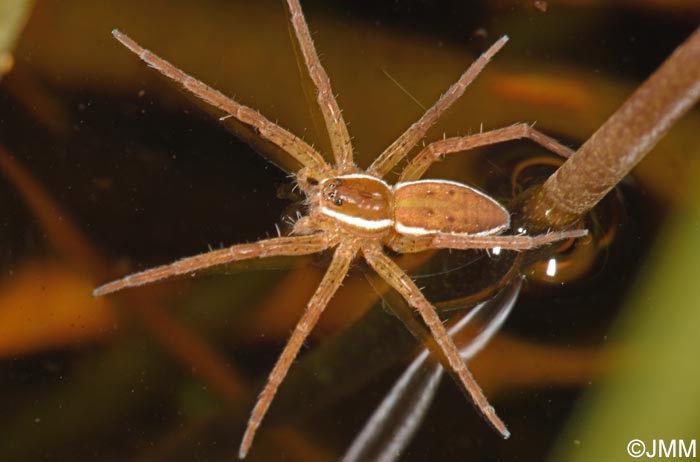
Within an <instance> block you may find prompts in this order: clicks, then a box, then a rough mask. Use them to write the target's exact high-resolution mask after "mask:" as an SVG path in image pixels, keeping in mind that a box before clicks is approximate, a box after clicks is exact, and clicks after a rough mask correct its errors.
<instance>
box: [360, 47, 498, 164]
mask: <svg viewBox="0 0 700 462" xmlns="http://www.w3.org/2000/svg"><path fill="white" fill-rule="evenodd" d="M507 41H508V37H507V36H503V37H501V38H500V39H498V40H497V41H496V43H494V44H493V45H491V48H489V49H488V50H486V51H485V52H484V53H483V54H482V55H481V56H479V57H478V58H477V60H476V61H474V62H473V63H472V65H471V66H469V69H467V70H466V72H465V73H464V74H462V76H461V77H460V78H459V80H457V82H455V83H454V84H452V86H451V87H450V88H449V89H448V90H447V91H446V92H445V93H444V94H443V95H442V96H441V97H440V99H438V101H437V102H436V103H435V104H434V105H433V107H431V108H430V109H428V110H427V111H426V112H425V114H423V116H422V117H421V118H420V119H418V121H417V122H415V123H414V124H413V125H411V126H410V127H409V128H408V130H406V131H405V132H404V133H403V135H401V136H400V137H399V138H398V139H397V140H396V141H394V142H393V143H392V144H391V146H389V147H388V148H386V150H385V151H384V152H383V153H382V154H381V155H380V156H379V157H377V158H376V159H375V160H374V162H373V163H372V165H371V166H370V167H369V168H368V169H367V173H369V174H370V175H376V176H379V177H383V176H385V175H386V174H387V173H389V172H390V171H391V169H392V168H394V167H395V166H396V164H398V163H399V162H401V159H403V158H404V157H405V156H406V154H408V152H409V151H410V150H411V149H412V148H413V146H415V145H416V143H418V141H419V140H420V139H421V138H423V136H425V133H426V132H427V131H428V129H429V128H430V127H431V126H433V124H434V123H435V122H437V120H438V119H439V118H440V116H441V115H442V113H443V112H445V111H446V110H447V108H449V107H450V106H452V103H454V102H455V101H457V99H459V97H460V96H462V94H463V93H464V90H465V89H466V88H467V86H469V84H470V83H472V81H473V80H474V79H475V78H476V76H477V75H479V73H480V72H481V71H482V70H483V69H484V67H485V66H486V64H488V62H489V61H490V60H491V58H493V56H494V55H495V54H496V53H498V50H500V49H501V48H503V45H505V44H506V42H507Z"/></svg>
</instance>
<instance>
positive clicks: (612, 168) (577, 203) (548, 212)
mask: <svg viewBox="0 0 700 462" xmlns="http://www.w3.org/2000/svg"><path fill="white" fill-rule="evenodd" d="M698 98H700V28H699V29H697V30H696V31H695V32H694V33H693V34H692V35H691V36H690V37H689V38H688V39H687V40H686V41H685V42H684V43H683V44H682V45H680V46H679V47H678V48H677V49H676V50H675V51H674V52H673V54H672V55H671V56H670V57H669V58H667V59H666V61H665V62H664V63H663V64H662V65H661V67H659V68H658V69H657V70H656V71H655V72H654V73H653V74H652V75H651V77H649V78H648V79H647V80H646V82H644V83H643V84H642V85H641V86H640V87H639V88H638V89H637V90H636V91H635V92H634V93H633V94H632V96H631V97H630V98H629V99H628V100H627V101H626V102H625V103H624V104H623V105H622V107H621V108H620V109H618V110H617V111H616V112H615V113H614V114H613V115H612V116H611V117H610V118H609V119H608V120H607V121H606V122H605V123H604V124H603V125H602V126H601V127H600V128H599V129H598V131H596V132H595V133H594V134H593V136H591V137H590V138H589V139H588V141H586V142H585V143H584V144H583V146H581V148H580V149H579V150H578V151H577V152H576V154H574V155H573V156H571V157H570V158H569V159H568V160H567V161H566V162H565V163H564V164H563V165H562V166H561V167H560V168H559V169H558V170H557V171H556V172H555V173H554V174H553V175H552V176H551V177H549V178H548V179H547V181H546V182H545V183H544V184H543V185H542V186H541V187H540V188H538V189H537V190H536V191H534V193H533V194H532V195H531V196H530V197H529V198H528V199H527V201H526V203H525V205H524V207H523V209H524V212H525V217H524V218H525V220H527V222H528V224H529V228H530V231H531V232H539V231H542V230H544V229H551V228H553V229H561V228H564V227H566V226H568V225H570V224H572V223H573V222H574V221H575V220H576V219H578V218H579V217H580V216H581V215H582V214H584V213H585V212H587V211H588V210H590V209H591V208H593V207H594V206H595V205H596V204H597V203H598V202H599V201H600V200H601V199H602V198H603V197H604V196H605V195H606V194H607V193H608V191H610V190H611V189H612V188H613V187H614V186H615V185H616V184H617V183H618V182H619V181H620V180H622V178H623V177H624V176H625V175H627V174H628V173H629V171H630V170H632V168H633V167H634V166H635V165H637V163H639V161H640V160H642V159H643V158H644V156H645V155H646V154H647V153H648V152H649V151H650V150H651V149H652V148H653V147H654V146H655V145H656V143H657V142H658V141H659V140H660V139H661V138H662V137H663V136H664V135H665V134H666V132H667V131H668V130H669V129H670V128H671V126H673V124H674V123H675V122H676V121H677V120H678V119H679V118H680V117H682V116H683V115H684V114H685V113H686V112H687V111H688V109H690V107H691V106H692V105H693V104H695V103H696V102H697V100H698Z"/></svg>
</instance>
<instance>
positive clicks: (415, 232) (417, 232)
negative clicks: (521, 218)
mask: <svg viewBox="0 0 700 462" xmlns="http://www.w3.org/2000/svg"><path fill="white" fill-rule="evenodd" d="M509 221H510V220H509ZM509 226H510V223H506V224H504V225H501V226H496V227H495V228H491V229H487V230H485V231H479V232H478V233H457V232H454V231H438V230H435V229H426V228H419V227H417V226H406V225H402V224H401V223H399V222H396V223H394V229H395V230H396V232H398V233H399V234H403V235H406V236H425V235H428V234H444V235H449V236H463V237H478V236H491V235H494V234H498V233H500V232H501V231H505V230H506V229H508V227H509Z"/></svg>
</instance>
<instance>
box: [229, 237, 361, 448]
mask: <svg viewBox="0 0 700 462" xmlns="http://www.w3.org/2000/svg"><path fill="white" fill-rule="evenodd" d="M358 248H359V244H358V242H357V241H355V240H352V241H346V242H343V243H341V244H340V245H338V249H337V250H336V251H335V254H334V255H333V261H331V265H330V267H329V268H328V271H327V272H326V274H325V276H324V277H323V280H322V281H321V283H320V284H319V286H318V288H317V289H316V292H315V293H314V295H313V296H312V297H311V300H309V304H308V305H307V307H306V311H305V312H304V314H303V315H302V317H301V319H299V322H298V323H297V325H296V328H295V329H294V332H292V336H291V337H290V338H289V341H288V342H287V345H286V346H285V347H284V350H283V351H282V354H281V355H280V357H279V359H278V360H277V363H276V364H275V367H274V368H273V369H272V372H270V377H269V378H268V379H267V384H265V388H264V389H263V391H262V393H261V394H260V397H259V398H258V402H257V403H255V407H254V408H253V412H252V413H251V415H250V419H248V426H247V428H246V431H245V434H244V435H243V440H242V441H241V447H240V449H239V452H238V457H240V458H241V459H243V458H245V456H246V454H248V450H249V449H250V446H251V444H252V443H253V438H255V432H256V431H257V429H258V427H259V426H260V422H261V421H262V419H263V417H264V416H265V413H267V410H268V408H269V407H270V403H272V399H273V398H274V396H275V393H277V388H279V385H280V383H282V380H283V379H284V377H285V376H286V375H287V371H288V370H289V366H291V364H292V361H294V358H296V356H297V354H298V353H299V349H300V348H301V345H302V344H303V343H304V340H305V339H306V337H307V336H308V335H309V332H310V331H311V329H313V327H314V326H315V325H316V322H317V321H318V318H319V317H320V316H321V313H322V312H323V309H324V308H325V307H326V305H327V304H328V301H329V300H330V298H331V297H332V296H333V294H334V293H335V292H336V290H338V288H339V287H340V285H341V283H342V282H343V278H345V275H346V274H347V272H348V268H349V267H350V263H351V262H352V260H353V259H354V258H355V255H356V254H357V250H358Z"/></svg>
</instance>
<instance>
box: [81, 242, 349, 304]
mask: <svg viewBox="0 0 700 462" xmlns="http://www.w3.org/2000/svg"><path fill="white" fill-rule="evenodd" d="M334 244H335V240H334V239H333V238H331V237H330V236H329V235H328V234H327V233H316V234H311V235H308V236H291V237H278V238H274V239H266V240H264V241H258V242H254V243H252V244H238V245H234V246H232V247H228V248H226V249H221V250H214V251H212V252H207V253H203V254H201V255H196V256H193V257H188V258H183V259H182V260H178V261H176V262H174V263H170V264H168V265H162V266H158V267H156V268H151V269H148V270H146V271H141V272H139V273H134V274H130V275H128V276H126V277H124V278H122V279H117V280H116V281H112V282H109V283H107V284H105V285H103V286H100V287H98V288H97V289H95V290H94V291H93V292H92V294H93V295H94V296H99V295H105V294H109V293H112V292H116V291H119V290H122V289H126V288H128V287H137V286H142V285H144V284H150V283H152V282H156V281H160V280H163V279H168V278H171V277H174V276H179V275H183V274H188V273H194V272H195V271H199V270H202V269H206V268H210V267H212V266H217V265H223V264H226V263H231V262H234V261H241V260H250V259H253V258H263V257H273V256H278V255H289V256H291V255H308V254H312V253H316V252H321V251H322V250H325V249H327V248H328V247H331V246H333V245H334Z"/></svg>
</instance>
